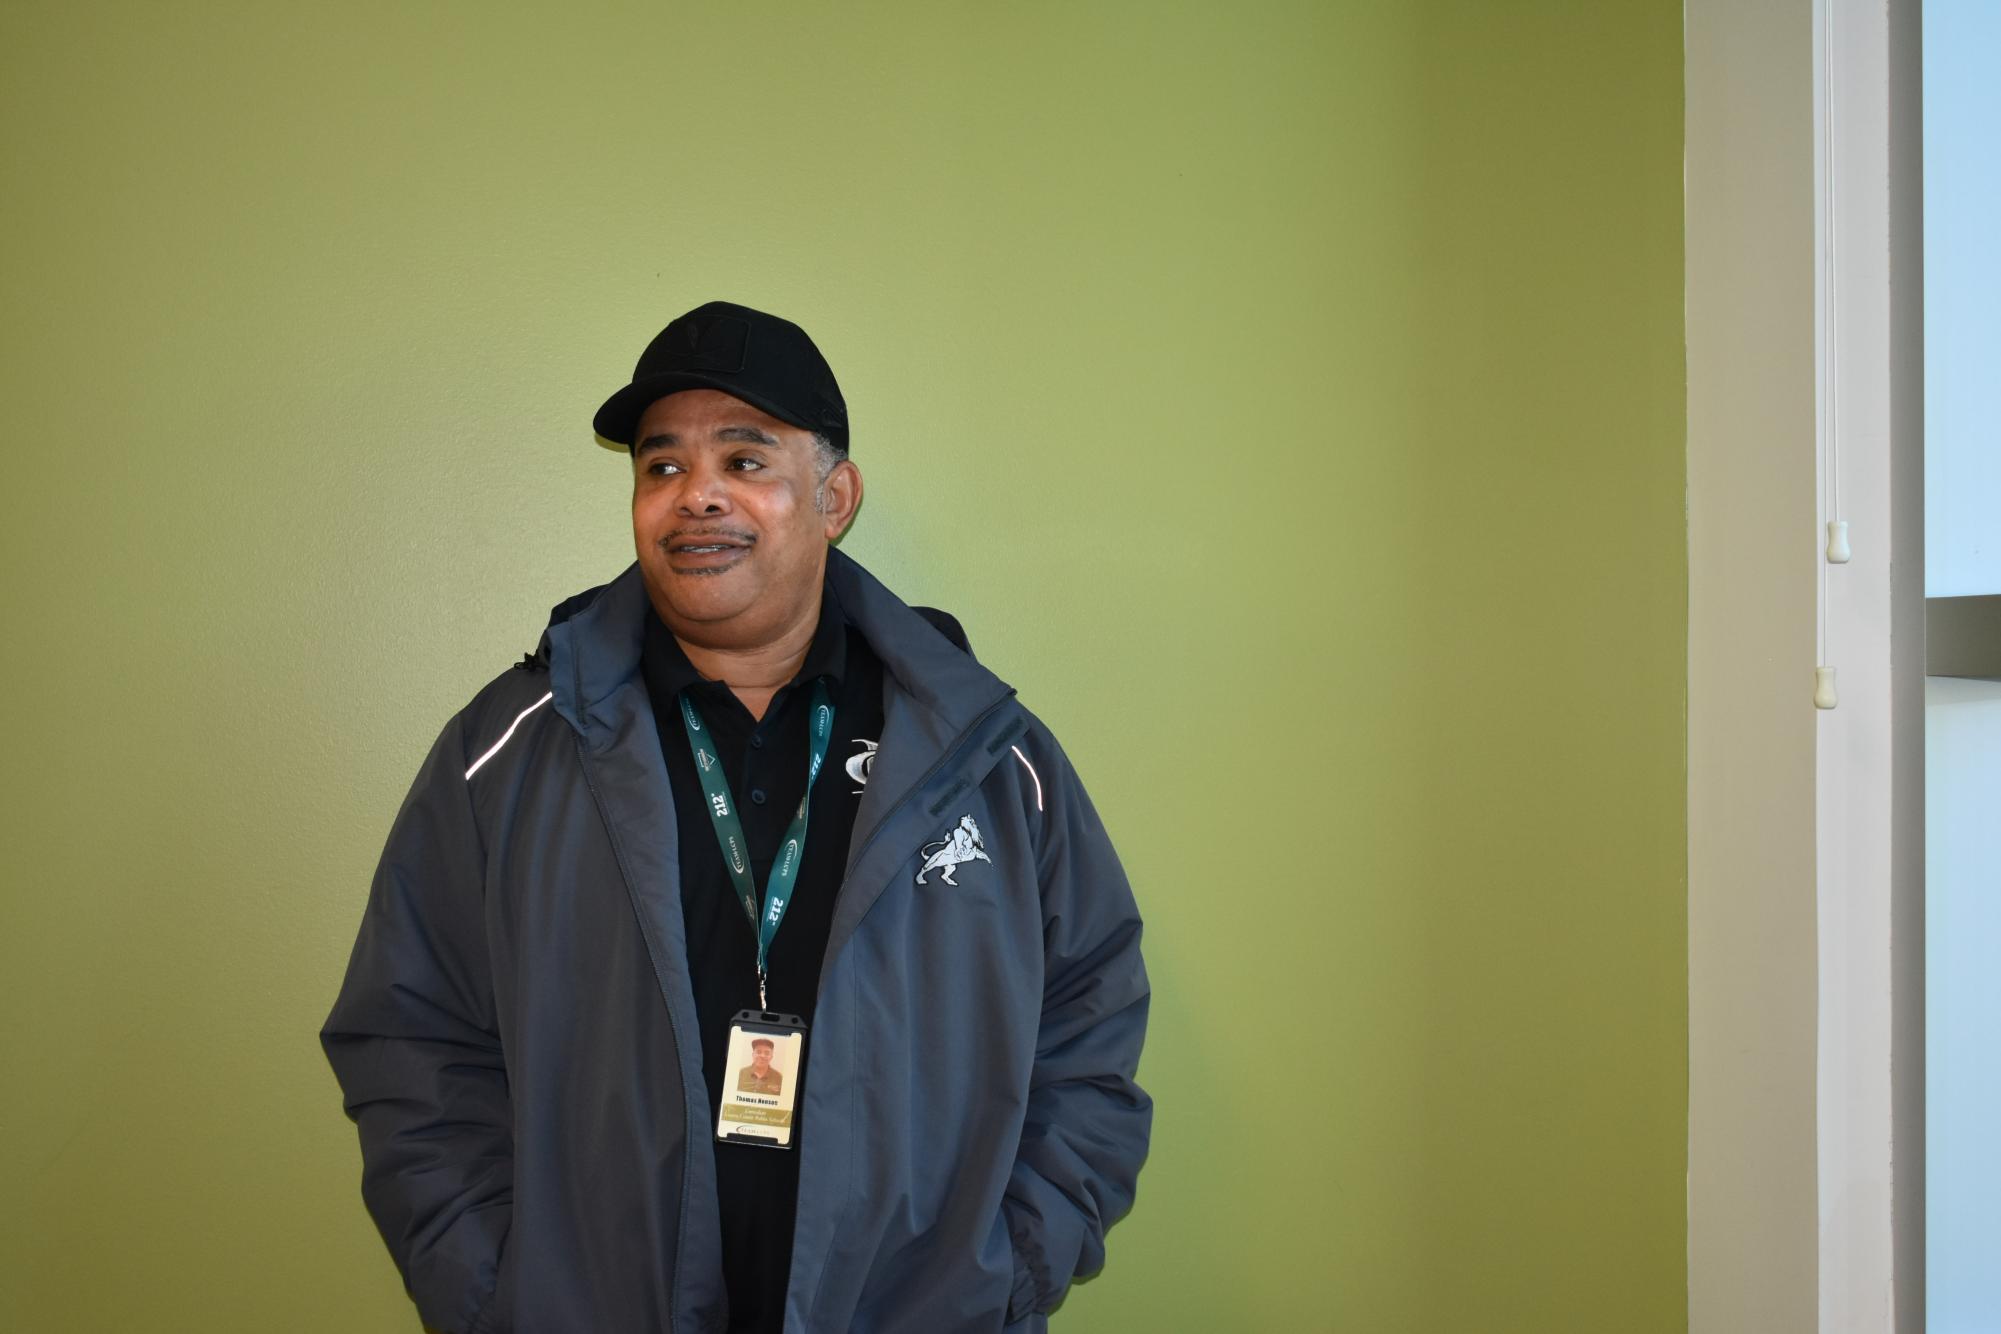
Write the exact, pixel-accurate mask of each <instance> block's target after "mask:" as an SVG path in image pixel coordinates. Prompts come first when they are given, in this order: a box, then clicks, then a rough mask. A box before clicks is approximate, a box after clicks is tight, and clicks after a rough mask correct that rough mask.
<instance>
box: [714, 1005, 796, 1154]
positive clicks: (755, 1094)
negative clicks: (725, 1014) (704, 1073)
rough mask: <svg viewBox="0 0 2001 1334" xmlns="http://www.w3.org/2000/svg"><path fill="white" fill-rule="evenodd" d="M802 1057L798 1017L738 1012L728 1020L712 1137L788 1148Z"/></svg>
mask: <svg viewBox="0 0 2001 1334" xmlns="http://www.w3.org/2000/svg"><path fill="white" fill-rule="evenodd" d="M805 1058H806V1025H805V1023H804V1021H802V1020H801V1019H800V1018H799V1017H798V1016H797V1015H790V1014H778V1013H775V1012H774V1011H771V1010H738V1011H737V1013H736V1018H734V1019H732V1020H731V1021H730V1045H729V1055H728V1056H727V1057H726V1058H725V1060H724V1064H723V1096H722V1105H721V1106H720V1107H718V1108H717V1109H716V1138H717V1139H720V1140H727V1141H729V1142H730V1143H731V1144H756V1145H761V1146H762V1147H764V1148H768V1149H789V1148H791V1147H792V1130H793V1118H792V1108H793V1099H794V1098H796V1097H797V1096H798V1093H799V1072H800V1070H801V1069H803V1068H804V1061H805Z"/></svg>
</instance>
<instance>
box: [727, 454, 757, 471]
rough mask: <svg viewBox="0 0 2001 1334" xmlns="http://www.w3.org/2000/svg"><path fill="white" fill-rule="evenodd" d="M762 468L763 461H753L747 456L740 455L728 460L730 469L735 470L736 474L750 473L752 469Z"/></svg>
mask: <svg viewBox="0 0 2001 1334" xmlns="http://www.w3.org/2000/svg"><path fill="white" fill-rule="evenodd" d="M763 466H764V460H762V459H754V458H751V457H749V456H748V455H742V456H739V457H737V458H733V459H731V460H730V467H732V468H735V469H736V470H737V471H738V472H750V471H751V470H753V469H757V468H762V467H763Z"/></svg>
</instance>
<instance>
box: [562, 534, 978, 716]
mask: <svg viewBox="0 0 2001 1334" xmlns="http://www.w3.org/2000/svg"><path fill="white" fill-rule="evenodd" d="M827 585H828V588H829V589H830V590H831V591H832V593H833V594H834V596H835V597H836V598H837V599H839V601H840V604H841V608H842V610H843V611H845V612H846V613H847V617H848V619H849V621H850V622H852V623H853V625H854V626H855V628H856V629H858V630H860V631H861V633H862V637H863V638H865V639H867V640H868V642H869V647H870V648H872V649H874V650H875V653H876V656H877V657H879V658H881V659H882V663H883V666H884V668H885V669H887V671H888V672H889V674H890V675H891V676H892V677H894V678H895V680H896V684H897V686H898V687H899V688H900V689H901V690H902V691H903V693H904V694H906V695H908V696H910V697H911V699H913V700H914V701H915V702H916V703H917V704H918V705H919V706H921V707H922V708H923V709H924V710H925V711H926V712H928V713H931V714H933V715H935V717H936V720H937V722H938V723H939V724H941V726H942V730H944V731H945V732H947V733H956V732H960V731H963V730H965V729H966V728H967V727H970V726H971V725H972V723H973V721H974V720H975V719H976V718H978V717H979V716H980V715H981V714H982V713H984V712H985V711H986V710H987V709H988V708H989V707H991V706H992V705H993V704H994V702H995V701H996V700H998V699H1000V698H1001V697H1002V696H1004V695H1006V694H1007V693H1008V689H1009V688H1008V686H1007V685H1006V684H1005V683H1004V682H1002V681H1001V679H1000V678H999V677H997V676H995V675H994V674H993V673H992V672H990V671H988V670H987V669H986V668H985V667H982V666H981V665H980V664H979V663H978V662H977V661H975V660H974V658H973V655H972V654H970V653H967V652H964V651H962V650H961V649H959V648H958V646H956V645H955V644H953V643H952V642H951V641H950V640H949V639H947V638H945V636H944V635H943V634H941V633H940V632H939V631H938V630H937V629H936V628H935V627H933V626H932V624H931V623H930V622H929V621H927V620H925V619H924V618H923V617H922V616H920V615H918V614H917V613H916V612H914V611H912V610H911V609H910V607H909V606H908V605H906V604H905V603H904V601H903V600H902V599H901V598H899V597H897V596H896V594H894V593H892V592H890V591H889V590H888V589H887V588H885V587H883V585H882V583H881V582H880V581H879V580H877V579H876V577H875V576H874V575H872V574H870V573H869V572H868V571H867V570H865V569H863V568H862V567H861V565H860V564H859V563H857V562H856V561H854V560H853V559H851V558H850V557H848V556H845V555H843V554H842V553H841V552H840V551H839V550H838V549H830V550H829V551H828V552H827ZM652 614H653V608H652V604H651V603H650V602H649V601H648V600H647V597H646V584H645V582H644V581H643V580H642V579H641V578H640V574H639V565H638V563H637V562H634V563H633V564H631V565H629V566H627V567H626V569H625V571H624V573H622V574H620V575H619V576H618V578H616V579H614V580H612V581H611V582H610V583H608V584H605V585H603V586H602V587H600V588H596V589H593V590H591V591H590V592H587V593H583V594H579V595H578V596H577V597H574V598H571V599H570V600H569V601H567V602H565V603H563V604H561V605H560V606H558V607H557V608H556V609H555V611H554V612H552V613H551V616H550V622H549V630H548V633H547V635H546V636H545V643H546V644H547V652H548V657H549V689H550V691H551V693H552V694H554V695H555V699H554V701H553V703H554V705H555V709H556V712H557V713H559V714H561V715H562V716H563V717H564V718H565V719H567V720H568V721H569V723H570V725H571V726H572V727H574V728H576V729H577V731H578V732H579V733H580V734H582V735H583V736H584V738H585V739H586V741H587V742H589V743H590V744H591V745H592V748H593V749H599V748H601V747H602V746H604V745H608V744H610V740H611V738H612V737H613V736H614V735H615V734H616V731H617V724H618V723H619V721H620V719H621V717H622V714H623V709H622V708H618V709H614V708H611V707H610V706H611V704H612V701H613V700H614V699H615V697H616V696H617V695H618V694H619V692H620V691H621V690H622V689H623V688H625V687H627V686H630V685H638V686H639V687H640V688H641V689H644V682H643V681H641V680H640V658H641V655H642V651H643V649H644V646H645V642H646V621H647V618H648V617H650V616H652Z"/></svg>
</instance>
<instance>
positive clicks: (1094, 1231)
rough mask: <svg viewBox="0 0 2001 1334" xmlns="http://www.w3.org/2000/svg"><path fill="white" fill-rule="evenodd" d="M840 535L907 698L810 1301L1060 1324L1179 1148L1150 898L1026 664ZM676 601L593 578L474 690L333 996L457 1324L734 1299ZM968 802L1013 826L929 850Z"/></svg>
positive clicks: (826, 1079) (397, 1236) (863, 903)
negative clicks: (676, 779)
mask: <svg viewBox="0 0 2001 1334" xmlns="http://www.w3.org/2000/svg"><path fill="white" fill-rule="evenodd" d="M828 554H829V571H828V579H829V581H830V582H831V583H832V585H833V587H834V589H835V592H836V594H837V596H839V598H840V599H841V604H842V606H843V607H844V608H845V609H846V611H847V612H848V614H849V616H850V617H851V619H852V620H853V622H854V623H855V625H856V626H857V627H858V628H859V629H860V630H861V632H862V633H863V634H864V635H865V636H866V637H867V639H868V641H869V643H870V645H871V647H873V648H874V650H875V652H876V654H877V655H878V656H879V657H880V658H881V659H882V661H883V664H884V667H885V674H886V685H885V699H884V705H885V709H884V724H883V731H882V739H881V745H880V748H879V750H878V752H877V755H876V758H875V760H874V762H873V767H872V769H871V771H870V777H869V784H868V788H867V792H866V795H865V796H864V798H863V800H862V803H861V806H860V808H859V810H858V812H857V814H856V820H855V836H854V840H853V843H852V846H851V851H850V859H849V865H848V870H847V876H846V879H845V880H844V882H843V885H842V888H841V891H840V898H839V901H838V904H837V907H836V909H835V915H834V921H833V927H832V932H831V935H830V937H829V940H828V943H827V955H826V962H825V965H824V968H823V971H822V975H821V982H820V993H819V998H818V1005H817V1013H816V1020H815V1024H814V1031H813V1032H812V1034H811V1035H810V1036H809V1038H808V1048H807V1059H808V1061H810V1062H811V1064H812V1070H813V1077H812V1079H811V1080H810V1081H808V1084H807V1087H806V1090H805V1095H804V1099H805V1100H804V1104H803V1105H802V1107H801V1108H800V1109H799V1126H800V1131H799V1147H798V1148H797V1149H796V1150H795V1151H796V1152H798V1153H800V1154H801V1155H802V1157H801V1161H800V1180H799V1203H798V1216H797V1227H796V1231H795V1234H794V1243H793V1252H792V1273H791V1283H790V1289H789V1295H788V1298H787V1304H786V1320H785V1328H786V1330H787V1332H788V1334H841V1332H842V1331H850V1332H852V1334H961V1332H963V1334H974V1332H975V1331H980V1332H982V1334H1000V1332H1001V1331H1003V1330H1006V1331H1008V1334H1018V1332H1019V1331H1032V1330H1041V1329H1044V1328H1046V1314H1045V1313H1046V1312H1047V1311H1049V1310H1050V1309H1051V1308H1052V1307H1053V1306H1054V1305H1055V1304H1056V1303H1057V1302H1058V1301H1059V1300H1061V1298H1062V1296H1063V1294H1064V1292H1065V1291H1066V1290H1067V1288H1068V1286H1069V1284H1070V1282H1071V1280H1072V1279H1073V1278H1075V1277H1079V1276H1083V1275H1088V1274H1090V1273H1093V1272H1095V1271H1096V1270H1097V1269H1098V1268H1099V1267H1100V1266H1101V1265H1102V1264H1103V1263H1104V1254H1105V1252H1104V1236H1105V1230H1106V1228H1107V1227H1109V1226H1110V1225H1111V1223H1112V1222H1113V1221H1114V1220H1116V1219H1117V1218H1118V1217H1119V1216H1120V1215H1122V1214H1123V1213H1124V1212H1125V1211H1126V1210H1127V1209H1128V1208H1129V1207H1131V1204H1132V1200H1133V1191H1134V1183H1135V1178H1136V1177H1137V1175H1138V1172H1139V1167H1140V1164H1141V1162H1142V1160H1143V1159H1144V1158H1145V1156H1146V1147H1147V1137H1148V1133H1149V1130H1150V1126H1151V1122H1152V1104H1151V1102H1150V1101H1149V1100H1148V1098H1147V1096H1146V1095H1145V1094H1144V1093H1143V1092H1142V1091H1141V1090H1140V1088H1139V1087H1138V1085H1137V1084H1135V1083H1134V1081H1133V1076H1134V1070H1135V1066H1136V1065H1137V1062H1138V1059H1139V1051H1140V1044H1141V1041H1142V1039H1143V1037H1144V1035H1145V1028H1146V1013H1147V982H1146V973H1145V969H1144V966H1143V965H1142V963H1141V960H1140V922H1139V915H1138V912H1137V910H1136V908H1135V906H1134V903H1133V898H1132V892H1131V890H1130V889H1129V888H1128V886H1127V883H1126V879H1125V875H1124V873H1123V872H1122V871H1121V870H1120V867H1119V863H1118V859H1117V857H1116V856H1115V854H1114V853H1113V851H1112V847H1111V844H1110V842H1109V840H1108V839H1107V838H1106V835H1105V830H1104V828H1103V826H1102V825H1101V824H1100V823H1099V821H1098V817H1097V814H1096V812H1095V811H1094V810H1093V809H1092V807H1091V802H1090V799H1089V798H1088V797H1087V796H1086V795H1085V792H1084V789H1083V786H1082V785H1081V784H1080V783H1079V782H1078V779H1077V776H1076V774H1075V772H1074V771H1073V770H1072V769H1071V767H1070V764H1069V762H1068V760H1067V759H1066V758H1065V757H1064V755H1063V752H1062V751H1061V749H1060V748H1059V747H1058V746H1057V745H1056V743H1055V741H1054V740H1053V739H1052V738H1051V737H1050V736H1049V734H1048V732H1047V731H1046V730H1044V728H1043V727H1042V726H1041V724H1040V723H1039V722H1038V721H1037V720H1036V719H1035V718H1034V717H1033V716H1032V715H1031V714H1030V713H1029V712H1028V711H1027V710H1026V709H1024V708H1022V707H1021V705H1020V704H1018V703H1017V702H1016V701H1015V699H1014V692H1013V691H1012V690H1011V689H1010V688H1009V687H1007V686H1006V685H1004V684H1003V683H1002V682H1001V681H1000V680H998V679H997V678H996V677H995V676H994V675H993V674H992V673H991V672H989V671H987V670H986V668H984V667H982V666H980V665H979V663H978V662H976V661H975V660H974V659H973V658H972V656H971V655H970V654H968V653H966V652H964V651H962V650H961V649H960V648H958V647H956V646H954V645H953V644H952V643H951V642H950V641H948V640H947V639H946V638H945V636H944V635H943V634H942V633H940V631H939V630H937V629H936V628H935V627H934V626H933V625H932V624H930V623H929V622H928V621H926V620H925V619H924V618H923V617H921V616H920V615H918V614H917V613H916V612H914V611H913V610H912V609H911V608H909V607H907V606H905V605H904V604H903V603H902V602H901V601H899V600H898V599H897V598H896V597H895V596H894V595H893V594H891V593H890V592H889V591H888V590H887V589H885V588H884V587H883V586H882V585H881V584H879V583H878V582H876V580H875V579H874V578H872V577H871V576H870V575H869V574H868V573H867V572H866V571H864V570H863V569H862V568H861V567H860V566H859V565H857V564H855V563H854V562H853V561H852V560H849V559H848V558H846V557H844V556H842V555H841V554H840V553H839V552H838V551H830V552H829V553H828ZM646 613H647V603H646V593H645V588H644V586H643V584H642V583H641V581H640V578H639V572H638V569H637V567H633V568H629V569H628V570H626V572H625V573H624V574H623V575H621V576H620V577H619V578H618V579H616V580H614V581H613V582H612V583H610V584H607V585H605V586H604V587H602V588H599V589H594V590H592V591H591V592H590V593H587V594H584V595H581V596H580V597H577V598H572V599H571V600H570V601H569V602H566V603H564V604H563V606H561V607H559V608H558V609H557V611H556V614H555V616H554V618H553V619H552V620H551V622H550V625H549V629H548V632H547V634H546V635H545V636H544V639H543V646H542V649H541V651H540V652H538V653H537V654H536V655H535V656H534V657H533V658H531V659H529V660H527V661H526V662H524V663H523V665H522V666H520V667H518V668H515V669H513V670H510V671H509V672H507V673H505V674H504V675H502V676H501V677H499V678H498V679H496V680H495V681H493V682H492V683H491V684H490V685H488V686H487V687H486V688H485V689H484V690H482V691H481V692H480V693H479V695H478V696H477V697H475V698H474V700H473V701H472V703H471V704H469V705H468V706H467V707H466V708H465V709H464V710H463V711H462V712H460V713H459V715H458V716H457V717H455V718H453V719H452V721H451V722H450V723H448V724H447V725H446V727H445V729H444V732H443V734H442V735H441V736H440V737H439V738H438V741H437V743H436V745H435V746H433V747H432V750H431V753H430V755H429V757H428V758H427V759H426V760H425V762H424V765H423V768H422V770H421V771H420V772H419V773H418V775H417V780H416V783H415V785H414V786H413V787H412V788H411V791H410V794H409V796H408V798H406V799H405V801H404V803H403V807H402V810H401V811H400V812H399V813H398V815H397V818H396V823H395V826H394V828H393V829H392V830H391V832H390V836H389V841H388V846H387V847H386V848H385V850H384V851H383V854H382V861H381V864H380V866H379V868H378V870H377V872H376V876H375V882H374V886H373V888H372V890H371V892H370V896H369V902H368V907H367V910H366V913H365V915H364V917H363V920H362V924H361V930H360V934H359V937H358V939H357V940H356V942H355V948H354V955H353V959H352V961H351V962H350V964H349V967H348V973H347V978H346V981H345V983H344V985H343V986H342V988H341V993H340V997H339V999H338V1001H337V1002H336V1003H335V1005H334V1009H333V1013H332V1015H331V1016H330V1017H329V1018H328V1020H327V1023H326V1027H325V1029H324V1031H323V1032H322V1034H321V1038H322V1041H323V1043H324V1045H325V1049H326V1052H327V1057H328V1059H329V1060H330V1061H331V1062H332V1064H333V1067H334V1072H335V1074H336V1075H337V1076H338V1077H339V1080H340V1084H341V1088H342V1090H343V1092H344V1093H345V1095H346V1106H347V1110H348V1114H349V1115H350V1116H352V1117H353V1118H354V1120H355V1122H356V1124H357V1126H358V1127H359V1130H360V1136H361V1146H362V1160H363V1177H362V1194H363V1197H364V1199H365V1201H366V1202H367V1205H368V1208H369V1211H370V1212H371V1213H372V1214H373V1215H374V1217H375V1221H376V1223H377V1225H378V1226H379V1227H380V1229H381V1231H382V1235H383V1239H384V1240H385V1241H386V1242H387V1243H388V1246H389V1250H390V1253H391V1255H392V1256H393V1257H394V1258H395V1260H396V1263H397V1265H398V1267H399V1268H400V1269H401V1271H402V1273H403V1278H404V1282H405V1284H406V1286H407V1287H408V1289H409V1291H410V1294H411V1297H412V1298H413V1299H414V1300H415V1302H416V1304H417V1309H418V1312H419V1313H420V1314H421V1316H422V1317H423V1319H424V1321H425V1323H426V1324H429V1325H431V1326H434V1327H436V1328H437V1329H440V1330H446V1331H453V1332H457V1331H467V1332H468V1334H475V1332H486V1331H519V1332H520V1334H568V1332H570V1331H575V1332H577V1334H586V1332H588V1334H628V1332H630V1334H639V1332H640V1331H676V1334H717V1332H718V1331H721V1330H723V1329H724V1328H725V1327H726V1325H727V1315H728V1313H727V1311H726V1310H725V1298H724V1292H723V1280H722V1266H721V1259H720V1251H719V1248H718V1241H717V1209H716V1197H715V1165H714V1155H713V1153H712V1151H711V1148H710V1145H711V1142H712V1136H713V1132H714V1125H715V1113H714V1109H713V1108H712V1107H711V1106H710V1105H709V1099H708V1093H707V1090H706V1088H705V1086H704V1084H703V1080H702V1074H701V1054H702V1044H701V1035H700V1034H699V1033H698V1032H697V1031H696V1029H695V1008H694V997H693V993H692V991H691V989H690V985H689V980H688V963H687V946H686V942H685V939H684V937H683V929H682V912H681V906H680V901H679V898H678V888H677V875H678V869H677V868H678V864H679V854H678V850H677V847H676V840H677V834H676V826H675V820H674V816H673V804H672V796H671V794H670V791H669V788H668V780H667V773H666V768H665V765H664V762H663V760H662V757H661V751H660V742H659V739H658V733H657V731H656V729H655V725H654V719H653V713H652V708H651V705H650V703H649V702H648V699H647V693H646V687H645V683H644V682H643V680H641V678H640V675H639V658H640V645H641V637H642V627H643V626H644V623H645V615H646ZM967 817H970V818H971V820H972V821H973V822H974V824H975V825H976V826H977V829H978V830H979V832H980V835H981V839H982V842H983V845H984V851H985V853H986V855H987V857H988V858H990V860H987V861H981V860H969V861H964V862H960V863H959V864H957V865H954V866H951V867H950V870H951V872H952V876H953V879H954V880H956V882H957V883H956V884H950V883H946V881H945V878H944V876H943V875H942V874H941V872H940V870H939V869H937V868H935V867H934V868H933V869H931V870H929V872H928V874H925V882H924V883H922V884H920V883H918V882H917V876H918V875H919V874H920V872H922V871H924V868H925V861H926V856H927V853H928V854H931V855H932V856H933V857H934V859H935V855H936V854H937V853H938V851H939V847H940V844H941V843H942V842H944V841H946V840H948V839H949V838H950V836H951V833H952V831H953V830H954V829H955V828H958V827H960V826H961V822H962V820H963V819H965V818H967Z"/></svg>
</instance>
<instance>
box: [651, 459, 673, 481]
mask: <svg viewBox="0 0 2001 1334" xmlns="http://www.w3.org/2000/svg"><path fill="white" fill-rule="evenodd" d="M646 471H648V472H649V473H652V474H653V475H654V476H655V477H665V476H666V475H667V474H668V473H669V472H679V471H681V465H680V464H678V463H669V462H668V461H667V460H666V459H659V460H656V461H655V462H653V463H649V464H647V465H646Z"/></svg>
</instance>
